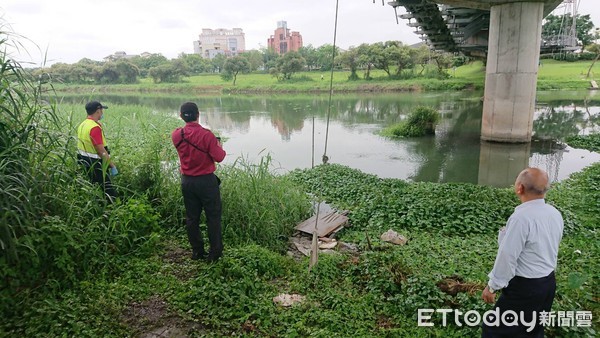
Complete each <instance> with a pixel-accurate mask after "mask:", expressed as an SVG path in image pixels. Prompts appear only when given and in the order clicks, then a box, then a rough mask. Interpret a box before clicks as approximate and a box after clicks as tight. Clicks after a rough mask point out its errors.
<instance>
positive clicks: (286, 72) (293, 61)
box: [270, 52, 306, 81]
mask: <svg viewBox="0 0 600 338" xmlns="http://www.w3.org/2000/svg"><path fill="white" fill-rule="evenodd" d="M305 65H306V61H305V60H304V58H303V57H302V56H301V55H300V53H298V52H287V53H285V54H284V55H283V56H282V57H280V58H279V59H277V66H276V67H275V68H272V69H271V70H270V73H271V75H273V76H276V77H277V79H278V80H280V81H282V80H289V79H291V78H292V75H293V74H294V73H296V72H299V71H301V70H302V69H303V68H304V66H305Z"/></svg>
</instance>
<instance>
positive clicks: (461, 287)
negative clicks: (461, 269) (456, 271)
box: [435, 275, 485, 296]
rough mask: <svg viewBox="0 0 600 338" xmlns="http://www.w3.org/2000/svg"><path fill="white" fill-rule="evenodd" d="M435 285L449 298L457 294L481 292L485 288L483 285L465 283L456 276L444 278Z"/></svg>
mask: <svg viewBox="0 0 600 338" xmlns="http://www.w3.org/2000/svg"><path fill="white" fill-rule="evenodd" d="M435 285H437V287H438V288H440V290H442V292H445V293H447V294H449V295H451V296H456V294H458V293H459V292H466V293H469V294H470V295H472V294H474V293H475V292H478V291H481V290H483V288H484V287H485V285H482V284H478V283H472V282H465V280H464V278H462V277H460V276H457V275H452V276H450V277H446V278H444V279H442V280H441V281H439V282H437V283H436V284H435Z"/></svg>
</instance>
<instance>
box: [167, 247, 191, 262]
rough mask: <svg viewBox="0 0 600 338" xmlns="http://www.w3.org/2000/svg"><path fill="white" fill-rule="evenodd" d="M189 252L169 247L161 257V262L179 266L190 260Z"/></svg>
mask: <svg viewBox="0 0 600 338" xmlns="http://www.w3.org/2000/svg"><path fill="white" fill-rule="evenodd" d="M190 255H191V252H189V251H188V250H184V249H182V248H180V247H176V246H169V247H167V248H166V250H165V253H164V254H163V255H162V259H163V261H165V262H166V263H172V264H181V263H183V262H185V261H186V260H187V259H189V258H190Z"/></svg>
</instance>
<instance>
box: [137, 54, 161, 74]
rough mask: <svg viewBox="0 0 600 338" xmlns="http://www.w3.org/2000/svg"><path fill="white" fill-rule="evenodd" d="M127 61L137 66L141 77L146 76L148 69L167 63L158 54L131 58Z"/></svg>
mask: <svg viewBox="0 0 600 338" xmlns="http://www.w3.org/2000/svg"><path fill="white" fill-rule="evenodd" d="M129 60H130V61H131V62H132V63H133V64H134V65H136V66H137V68H138V70H139V72H140V76H141V77H146V76H148V72H149V71H150V68H153V67H157V66H160V65H164V64H167V63H169V60H168V59H167V58H166V57H164V56H163V55H162V54H159V53H155V54H151V55H149V56H144V57H142V56H139V55H138V56H134V57H132V58H131V59H129Z"/></svg>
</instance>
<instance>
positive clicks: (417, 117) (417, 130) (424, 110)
mask: <svg viewBox="0 0 600 338" xmlns="http://www.w3.org/2000/svg"><path fill="white" fill-rule="evenodd" d="M439 120H440V113H439V112H438V111H437V110H435V109H433V108H430V107H424V106H419V107H417V108H415V110H413V111H412V112H411V113H410V114H409V115H408V118H407V119H406V120H405V121H402V122H400V123H398V124H395V125H392V126H389V127H387V128H385V129H384V130H383V131H382V132H381V134H382V135H383V136H388V137H418V136H424V135H433V134H435V126H436V125H437V123H438V122H439Z"/></svg>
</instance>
